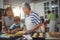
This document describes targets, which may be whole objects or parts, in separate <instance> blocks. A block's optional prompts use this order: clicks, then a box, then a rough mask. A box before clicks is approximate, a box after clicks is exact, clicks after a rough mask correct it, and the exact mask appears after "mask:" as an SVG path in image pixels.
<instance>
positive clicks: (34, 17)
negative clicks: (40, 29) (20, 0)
mask: <svg viewBox="0 0 60 40" xmlns="http://www.w3.org/2000/svg"><path fill="white" fill-rule="evenodd" d="M30 18H31V22H32V23H33V24H34V25H37V24H39V23H41V19H40V17H39V15H38V14H37V13H35V12H31V14H30Z"/></svg>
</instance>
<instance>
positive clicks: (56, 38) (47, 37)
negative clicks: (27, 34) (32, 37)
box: [45, 33, 60, 40]
mask: <svg viewBox="0 0 60 40" xmlns="http://www.w3.org/2000/svg"><path fill="white" fill-rule="evenodd" d="M45 39H46V40H60V37H51V36H50V35H49V34H48V33H46V38H45Z"/></svg>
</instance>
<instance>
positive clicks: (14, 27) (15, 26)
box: [8, 16, 23, 33]
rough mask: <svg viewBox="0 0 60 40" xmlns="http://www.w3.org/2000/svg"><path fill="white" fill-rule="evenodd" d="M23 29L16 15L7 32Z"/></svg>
mask: <svg viewBox="0 0 60 40" xmlns="http://www.w3.org/2000/svg"><path fill="white" fill-rule="evenodd" d="M22 29H23V24H22V23H20V17H18V16H16V17H14V24H12V25H11V27H10V30H8V33H14V32H18V31H21V30H22Z"/></svg>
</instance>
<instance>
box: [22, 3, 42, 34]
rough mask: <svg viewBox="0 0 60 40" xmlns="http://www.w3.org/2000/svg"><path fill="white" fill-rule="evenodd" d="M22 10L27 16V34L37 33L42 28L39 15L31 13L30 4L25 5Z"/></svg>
mask: <svg viewBox="0 0 60 40" xmlns="http://www.w3.org/2000/svg"><path fill="white" fill-rule="evenodd" d="M22 8H23V11H24V13H25V14H26V17H25V25H26V29H27V30H26V32H25V33H31V32H34V31H36V30H37V29H38V28H39V27H40V26H41V20H40V17H39V15H38V14H37V13H35V12H32V11H31V8H30V5H29V4H28V3H24V4H23V6H22Z"/></svg>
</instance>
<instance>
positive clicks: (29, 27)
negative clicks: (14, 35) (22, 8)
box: [25, 16, 34, 30]
mask: <svg viewBox="0 0 60 40" xmlns="http://www.w3.org/2000/svg"><path fill="white" fill-rule="evenodd" d="M25 26H26V29H27V30H31V29H33V28H34V24H33V23H32V22H31V18H30V16H28V17H26V19H25Z"/></svg>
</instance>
